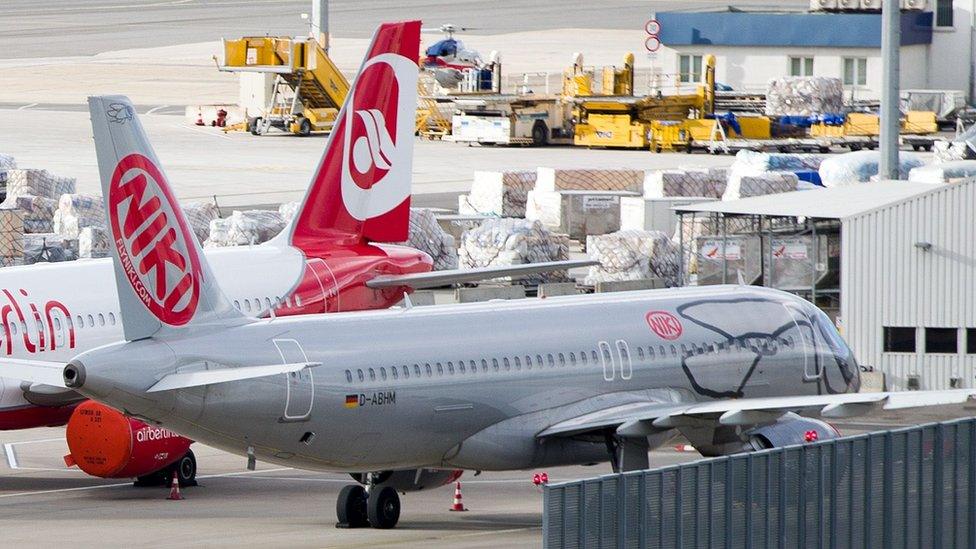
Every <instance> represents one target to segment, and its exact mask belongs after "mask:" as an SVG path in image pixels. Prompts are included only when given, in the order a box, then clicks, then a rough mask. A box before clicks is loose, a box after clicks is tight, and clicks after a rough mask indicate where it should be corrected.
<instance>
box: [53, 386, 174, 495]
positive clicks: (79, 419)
mask: <svg viewBox="0 0 976 549" xmlns="http://www.w3.org/2000/svg"><path fill="white" fill-rule="evenodd" d="M65 438H66V439H67V442H68V449H69V450H70V451H71V453H70V454H68V455H67V456H65V462H66V463H68V464H69V465H70V464H72V462H73V463H74V464H76V465H78V467H79V468H80V469H81V470H82V471H84V472H86V473H88V474H89V475H92V476H95V477H102V478H133V477H140V476H144V475H148V474H150V473H154V472H156V471H159V470H160V469H162V468H164V467H166V466H167V465H170V464H171V463H173V462H175V461H176V460H178V459H179V458H181V457H182V456H183V455H184V454H186V453H187V451H188V450H189V449H190V445H191V444H193V441H192V440H190V439H188V438H185V437H182V436H180V435H178V434H176V433H174V432H172V431H170V430H169V429H163V428H162V427H153V426H151V425H146V424H145V423H143V422H141V421H139V420H137V419H133V418H130V417H126V416H125V415H123V414H122V413H120V412H118V411H116V410H114V409H112V408H109V407H108V406H105V405H103V404H99V403H97V402H94V401H91V400H89V401H87V402H83V403H82V404H80V405H79V406H78V408H77V409H75V412H74V414H72V415H71V419H69V420H68V427H67V431H66V433H65Z"/></svg>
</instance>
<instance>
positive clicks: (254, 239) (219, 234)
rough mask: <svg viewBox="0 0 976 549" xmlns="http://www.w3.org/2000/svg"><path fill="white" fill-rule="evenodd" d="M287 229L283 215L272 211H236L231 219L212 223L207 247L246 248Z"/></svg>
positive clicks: (216, 220) (205, 244)
mask: <svg viewBox="0 0 976 549" xmlns="http://www.w3.org/2000/svg"><path fill="white" fill-rule="evenodd" d="M284 228H285V221H284V219H283V218H282V217H281V214H280V213H278V212H276V211H271V210H246V211H238V210H235V211H234V212H233V213H231V215H230V217H227V218H224V219H214V220H212V221H210V237H209V238H208V239H207V241H206V242H204V246H206V247H222V246H245V245H248V244H260V243H262V242H266V241H268V240H271V238H273V237H274V236H275V235H277V234H278V233H280V232H281V230H282V229H284Z"/></svg>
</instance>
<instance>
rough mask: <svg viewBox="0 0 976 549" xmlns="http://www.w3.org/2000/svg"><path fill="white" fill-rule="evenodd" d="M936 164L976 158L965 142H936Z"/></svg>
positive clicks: (934, 144)
mask: <svg viewBox="0 0 976 549" xmlns="http://www.w3.org/2000/svg"><path fill="white" fill-rule="evenodd" d="M933 149H934V155H935V161H936V162H952V161H953V160H967V159H972V158H974V157H976V154H974V153H973V150H972V149H970V148H969V145H967V144H966V142H965V141H936V142H935V143H933Z"/></svg>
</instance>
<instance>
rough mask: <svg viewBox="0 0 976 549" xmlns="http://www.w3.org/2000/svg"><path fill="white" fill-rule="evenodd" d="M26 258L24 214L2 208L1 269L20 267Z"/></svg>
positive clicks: (0, 217)
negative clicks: (12, 266) (10, 266)
mask: <svg viewBox="0 0 976 549" xmlns="http://www.w3.org/2000/svg"><path fill="white" fill-rule="evenodd" d="M23 258H24V212H22V211H20V210H15V209H3V208H0V267H5V266H8V265H20V264H21V263H22V262H23Z"/></svg>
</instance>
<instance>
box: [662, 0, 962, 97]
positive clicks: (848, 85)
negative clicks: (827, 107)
mask: <svg viewBox="0 0 976 549" xmlns="http://www.w3.org/2000/svg"><path fill="white" fill-rule="evenodd" d="M822 3H823V4H830V2H822ZM833 4H835V5H836V4H837V2H836V1H835V2H833ZM877 4H879V5H880V2H878V3H877ZM912 4H913V5H915V6H927V10H917V9H916V10H904V11H902V13H901V50H900V53H901V67H902V70H901V88H902V89H945V90H960V91H963V92H964V93H965V94H966V96H967V98H971V97H973V80H974V75H973V46H974V43H973V40H974V38H973V16H974V14H973V5H972V3H971V2H969V1H962V0H929V1H928V2H927V3H925V2H912ZM655 18H656V19H657V20H658V22H659V23H660V26H661V30H660V33H659V38H660V42H661V48H660V50H659V51H658V52H657V58H656V61H654V62H655V63H657V64H658V66H659V68H660V70H661V72H662V73H663V74H666V75H679V76H676V77H675V78H678V79H680V80H681V82H679V83H680V84H691V83H693V82H695V81H696V80H697V79H699V78H700V76H698V75H700V74H701V70H700V69H701V66H702V59H703V57H704V56H705V55H708V54H712V55H715V56H716V61H717V63H716V80H717V81H718V82H720V83H722V84H725V85H728V86H731V87H732V88H733V89H735V90H738V91H755V92H761V91H764V90H765V88H766V83H767V82H768V81H769V80H770V79H772V78H780V77H784V76H826V77H836V78H840V79H842V81H843V84H844V88H845V90H846V93H847V94H848V97H849V98H852V99H855V100H869V101H870V100H878V99H880V97H881V13H880V12H878V11H873V12H862V11H857V12H845V11H835V12H797V11H792V12H789V11H783V12H749V11H742V10H739V9H736V10H731V9H726V10H724V11H707V12H677V11H675V12H659V13H657V14H656V15H655ZM909 69H910V70H909ZM665 84H669V83H668V82H665Z"/></svg>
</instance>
